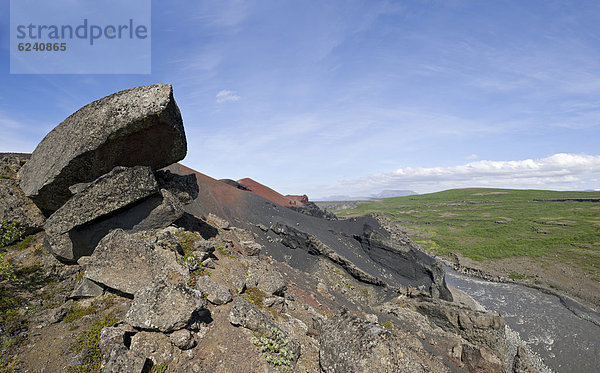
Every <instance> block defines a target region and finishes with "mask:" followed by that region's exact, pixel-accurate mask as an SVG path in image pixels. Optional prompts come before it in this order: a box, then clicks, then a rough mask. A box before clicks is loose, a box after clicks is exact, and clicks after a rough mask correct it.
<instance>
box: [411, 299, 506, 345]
mask: <svg viewBox="0 0 600 373" xmlns="http://www.w3.org/2000/svg"><path fill="white" fill-rule="evenodd" d="M415 306H416V310H417V311H418V312H420V313H421V314H423V315H425V316H427V317H428V318H429V320H431V321H432V322H433V323H435V324H436V325H438V326H439V327H441V328H442V329H444V330H446V331H449V332H452V333H456V334H459V335H461V336H462V337H463V338H465V339H466V340H467V341H469V342H471V343H473V344H475V345H477V346H480V345H483V346H486V347H488V348H489V349H491V350H493V351H499V352H501V355H505V354H506V343H505V341H506V334H505V324H504V319H503V318H502V316H500V315H499V314H497V313H496V312H487V311H477V310H472V309H469V308H466V307H461V306H458V305H456V304H455V303H450V302H444V301H437V302H422V301H416V302H415Z"/></svg>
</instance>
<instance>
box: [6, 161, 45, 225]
mask: <svg viewBox="0 0 600 373" xmlns="http://www.w3.org/2000/svg"><path fill="white" fill-rule="evenodd" d="M28 158H29V157H28V156H27V155H24V154H12V153H0V222H16V223H17V224H18V225H19V227H20V228H22V229H23V230H24V234H25V235H29V234H33V233H36V232H39V231H41V230H42V228H43V226H44V224H45V219H44V215H43V214H42V212H41V211H40V210H39V209H38V208H37V206H36V205H35V204H34V203H33V202H32V201H31V200H30V199H29V198H27V196H25V194H24V193H23V191H22V190H21V188H19V183H18V181H17V180H16V176H17V172H18V171H19V169H20V168H21V166H22V165H23V164H24V163H25V162H26V160H27V159H28Z"/></svg>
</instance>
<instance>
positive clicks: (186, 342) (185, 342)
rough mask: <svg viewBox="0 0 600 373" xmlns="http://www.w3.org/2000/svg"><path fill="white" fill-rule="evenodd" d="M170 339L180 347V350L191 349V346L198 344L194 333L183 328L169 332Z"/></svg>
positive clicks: (174, 344)
mask: <svg viewBox="0 0 600 373" xmlns="http://www.w3.org/2000/svg"><path fill="white" fill-rule="evenodd" d="M169 339H170V340H171V343H172V344H173V346H175V347H177V348H179V349H180V350H189V349H190V348H194V346H196V340H195V339H194V336H193V335H192V333H191V332H190V331H189V330H187V329H181V330H178V331H176V332H173V333H171V334H169Z"/></svg>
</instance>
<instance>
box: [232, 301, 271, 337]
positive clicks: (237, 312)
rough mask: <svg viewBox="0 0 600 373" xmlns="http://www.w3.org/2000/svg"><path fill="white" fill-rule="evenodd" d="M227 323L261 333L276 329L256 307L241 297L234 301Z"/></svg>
mask: <svg viewBox="0 0 600 373" xmlns="http://www.w3.org/2000/svg"><path fill="white" fill-rule="evenodd" d="M229 322H230V323H231V324H233V325H236V326H242V327H244V328H246V329H250V330H253V331H255V332H263V333H265V332H268V331H269V330H270V329H272V328H276V327H277V326H276V325H275V323H274V322H273V321H271V320H270V319H269V318H268V317H267V316H266V315H265V314H264V313H262V312H261V311H260V310H259V309H258V308H256V306H254V305H253V304H252V303H250V302H248V301H247V300H245V299H244V298H242V297H237V298H235V299H234V301H233V305H232V306H231V311H229Z"/></svg>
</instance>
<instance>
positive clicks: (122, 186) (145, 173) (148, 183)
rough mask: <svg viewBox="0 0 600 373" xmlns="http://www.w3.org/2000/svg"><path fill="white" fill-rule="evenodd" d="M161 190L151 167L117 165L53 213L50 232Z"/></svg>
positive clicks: (49, 224) (66, 230)
mask: <svg viewBox="0 0 600 373" xmlns="http://www.w3.org/2000/svg"><path fill="white" fill-rule="evenodd" d="M157 192H158V184H157V182H156V179H155V178H154V175H153V174H152V169H151V168H150V167H143V166H136V167H115V168H114V169H112V170H111V171H110V172H109V173H107V174H105V175H103V176H101V177H99V178H98V179H96V180H94V182H93V183H91V184H89V185H87V186H86V187H85V188H84V189H83V190H82V191H81V192H79V193H77V194H75V195H74V196H73V197H71V199H69V200H68V201H67V202H66V203H65V204H64V205H63V206H62V207H61V208H59V209H58V210H57V211H56V212H55V213H54V214H52V216H50V217H49V218H48V221H47V222H46V227H45V228H46V233H48V234H62V233H67V232H69V231H70V230H72V229H73V228H75V227H77V226H81V225H83V224H86V223H89V222H91V221H93V220H95V219H98V218H100V217H102V216H105V215H108V214H110V213H113V212H114V211H115V210H118V209H121V208H123V207H125V206H128V205H130V204H132V203H135V202H137V201H139V200H141V199H143V198H146V197H149V196H151V195H153V194H155V193H157Z"/></svg>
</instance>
